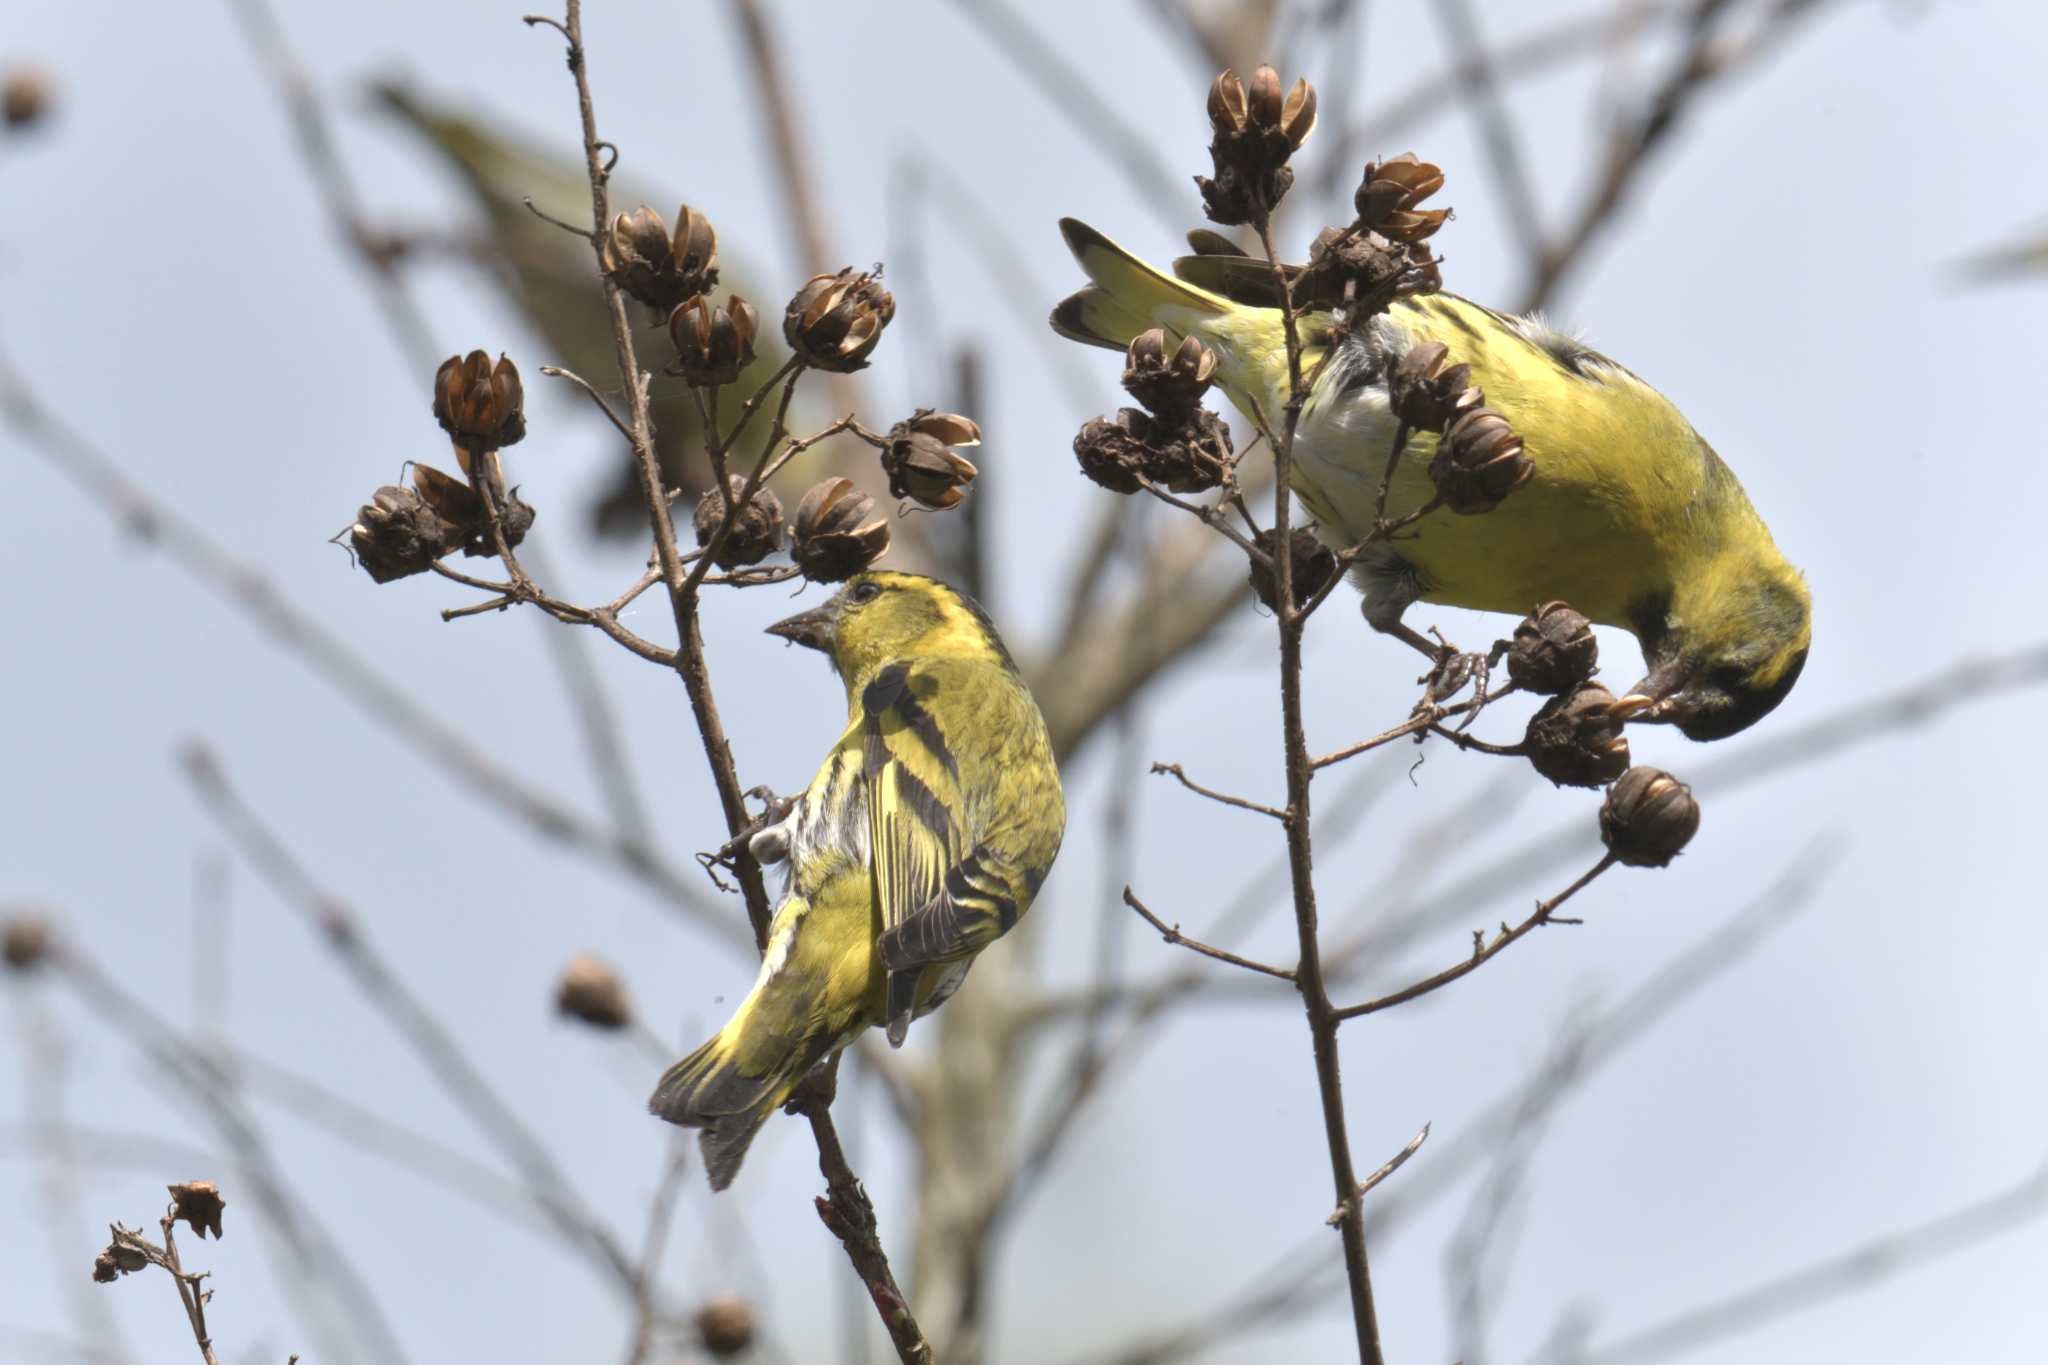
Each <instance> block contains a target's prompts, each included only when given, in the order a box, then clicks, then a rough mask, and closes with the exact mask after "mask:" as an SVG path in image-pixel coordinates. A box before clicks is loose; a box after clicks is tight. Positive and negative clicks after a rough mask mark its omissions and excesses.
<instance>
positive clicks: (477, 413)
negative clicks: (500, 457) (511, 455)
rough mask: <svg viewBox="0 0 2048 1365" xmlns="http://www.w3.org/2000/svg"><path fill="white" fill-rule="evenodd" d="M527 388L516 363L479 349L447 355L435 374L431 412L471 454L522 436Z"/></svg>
mask: <svg viewBox="0 0 2048 1365" xmlns="http://www.w3.org/2000/svg"><path fill="white" fill-rule="evenodd" d="M525 402H526V393H525V389H524V388H523V387H522V386H521V384H520V382H519V367H518V366H517V365H514V364H513V363H512V361H511V360H510V359H509V358H507V357H505V356H502V355H501V356H499V357H498V361H497V363H496V364H495V365H493V364H492V363H491V358H490V356H488V355H486V354H485V353H484V352H482V351H471V352H470V353H469V354H468V355H467V356H459V355H451V356H449V357H448V358H447V359H446V360H444V361H442V362H441V368H440V370H439V371H438V372H436V373H435V375H434V417H435V419H436V420H438V421H439V422H440V423H441V429H442V430H443V431H446V432H447V433H448V436H449V438H450V439H451V440H453V441H454V442H455V444H456V445H458V446H460V447H461V448H462V449H463V450H464V451H466V452H468V453H469V454H471V455H480V454H482V453H483V452H485V451H488V450H500V449H503V448H504V447H506V446H509V445H514V444H516V443H517V442H518V441H519V440H520V439H521V438H523V437H524V436H525V435H526V413H525Z"/></svg>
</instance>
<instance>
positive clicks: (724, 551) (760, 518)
mask: <svg viewBox="0 0 2048 1365" xmlns="http://www.w3.org/2000/svg"><path fill="white" fill-rule="evenodd" d="M746 482H747V481H746V480H745V479H743V478H741V477H740V476H739V475H737V474H729V475H727V476H726V486H725V491H724V492H720V491H719V490H718V489H717V488H710V489H707V490H706V491H705V493H704V496H703V497H701V498H699V499H698V500H697V514H696V516H694V517H693V518H691V522H690V525H691V527H692V529H694V530H695V531H696V533H697V545H698V547H699V548H702V547H703V546H706V545H709V544H710V543H711V538H712V537H713V536H715V535H717V534H718V528H719V526H721V525H722V524H723V523H724V521H725V509H726V501H727V499H728V498H736V497H738V496H739V495H740V492H741V490H742V489H744V488H745V487H746ZM781 548H782V499H780V498H778V497H776V496H775V494H774V493H773V492H771V491H769V490H768V489H766V488H756V489H755V490H754V495H753V496H752V497H750V498H748V499H747V505H746V506H745V507H742V508H741V509H740V515H739V518H738V520H736V521H735V522H734V523H733V527H732V532H731V534H729V535H727V536H726V538H725V544H723V545H721V546H719V547H718V553H717V554H716V555H714V556H713V557H712V561H711V562H712V563H714V564H716V565H717V566H718V567H719V568H721V569H740V568H745V567H746V566H747V565H749V564H759V563H760V562H761V561H762V560H764V559H766V558H767V557H768V556H769V555H772V554H774V553H775V552H776V551H777V550H779V549H781Z"/></svg>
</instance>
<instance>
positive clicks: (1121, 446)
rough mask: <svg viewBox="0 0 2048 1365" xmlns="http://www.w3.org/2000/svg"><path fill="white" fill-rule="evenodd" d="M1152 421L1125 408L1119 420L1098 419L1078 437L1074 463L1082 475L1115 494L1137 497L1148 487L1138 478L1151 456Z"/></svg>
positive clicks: (1087, 423)
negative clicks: (1138, 493)
mask: <svg viewBox="0 0 2048 1365" xmlns="http://www.w3.org/2000/svg"><path fill="white" fill-rule="evenodd" d="M1151 437H1152V418H1151V415H1150V414H1148V413H1143V412H1140V411H1138V409H1136V408H1124V409H1122V410H1120V411H1119V412H1118V413H1117V415H1116V416H1115V418H1113V419H1112V418H1107V417H1095V418H1091V419H1090V420H1088V421H1087V422H1084V423H1082V425H1081V430H1080V433H1079V434H1078V435H1076V436H1075V437H1074V459H1075V460H1076V461H1077V462H1079V464H1080V466H1081V472H1082V473H1083V474H1085V475H1087V476H1088V477H1089V478H1090V479H1092V480H1094V481H1095V482H1096V483H1097V484H1100V485H1101V486H1102V487H1104V488H1107V489H1108V490H1109V491H1110V492H1112V493H1135V492H1137V491H1138V490H1139V489H1140V488H1142V487H1144V485H1143V484H1141V483H1140V482H1139V481H1138V474H1139V471H1141V470H1142V469H1143V468H1144V467H1145V461H1146V459H1147V457H1148V455H1149V453H1150V452H1149V451H1148V450H1147V448H1146V443H1147V442H1148V441H1149V440H1150V439H1151Z"/></svg>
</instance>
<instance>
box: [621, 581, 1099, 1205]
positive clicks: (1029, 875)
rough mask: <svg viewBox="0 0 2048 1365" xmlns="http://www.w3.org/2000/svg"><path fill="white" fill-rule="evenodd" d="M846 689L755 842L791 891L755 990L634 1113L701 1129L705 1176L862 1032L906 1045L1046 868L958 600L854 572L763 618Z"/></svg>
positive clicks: (1017, 690) (1012, 669)
mask: <svg viewBox="0 0 2048 1365" xmlns="http://www.w3.org/2000/svg"><path fill="white" fill-rule="evenodd" d="M769 629H770V631H771V632H772V633H774V634H777V635H780V636H782V637H783V638H785V639H788V640H790V641H793V642H794V643H797V644H801V645H806V646H809V647H810V648H813V649H817V650H822V651H823V652H824V653H825V654H826V655H827V657H829V658H830V659H831V661H832V664H833V666H834V667H835V668H836V669H837V670H838V671H839V675H840V677H841V678H842V679H843V680H844V681H845V683H846V699H847V722H846V732H845V733H844V734H843V735H841V736H840V739H839V743H838V744H837V745H835V746H834V747H833V749H832V752H831V753H830V754H828V755H827V756H826V758H825V763H824V766H822V767H821V768H819V769H818V775H817V777H816V778H814V779H813V780H812V782H811V785H810V788H809V789H808V790H807V791H805V792H804V794H803V796H802V797H801V798H799V799H798V800H797V801H796V803H795V804H794V806H793V807H792V808H791V810H790V813H789V814H788V816H787V817H786V818H785V819H783V820H782V821H781V822H780V823H778V824H776V825H774V826H772V827H770V828H768V829H766V830H763V831H761V832H760V833H758V834H756V835H754V836H753V839H752V841H751V843H750V847H751V849H752V851H753V853H754V856H755V857H757V858H759V859H760V860H761V861H762V862H763V863H773V862H787V864H788V868H789V886H788V890H787V891H786V893H785V894H784V896H783V899H782V903H781V905H780V906H778V907H777V909H776V912H775V919H774V922H773V924H772V925H771V927H770V931H769V940H768V952H767V955H766V956H765V957H764V959H763V960H762V963H761V973H760V976H759V977H758V979H756V981H755V982H754V989H753V990H752V991H751V992H749V993H748V995H747V998H746V999H745V1000H743V1001H741V1002H740V1006H739V1008H738V1010H736V1011H735V1012H734V1013H733V1016H732V1018H731V1019H730V1020H728V1021H727V1022H726V1025H725V1027H724V1028H722V1029H720V1030H719V1032H718V1034H717V1036H716V1037H714V1038H712V1039H711V1041H709V1042H707V1043H705V1044H704V1045H703V1046H702V1047H700V1048H698V1049H697V1050H696V1051H695V1052H693V1053H691V1054H690V1055H689V1056H688V1057H685V1058H684V1059H683V1060H682V1061H680V1062H678V1063H676V1065H675V1066H673V1067H671V1068H670V1069H669V1071H668V1074H667V1075H665V1076H663V1077H662V1078H661V1084H660V1085H659V1086H657V1087H656V1088H655V1092H654V1097H653V1098H652V1099H651V1100H650V1101H649V1102H648V1107H649V1108H650V1109H651V1110H653V1112H655V1113H656V1114H659V1115H660V1116H661V1117H663V1118H665V1119H667V1120H669V1122H671V1123H679V1124H683V1125H685V1126H687V1127H692V1128H701V1129H702V1130H703V1133H702V1136H701V1138H700V1145H701V1147H702V1149H703V1153H704V1165H705V1169H706V1171H707V1172H708V1173H709V1175H710V1177H711V1184H712V1187H713V1188H714V1189H724V1188H725V1187H726V1186H727V1185H729V1184H731V1183H732V1178H733V1176H734V1174H736V1173H737V1172H738V1170H739V1166H740V1161H741V1159H742V1158H743V1157H745V1155H746V1152H747V1146H748V1144H749V1143H751V1142H752V1141H753V1140H754V1134H755V1133H756V1132H758V1131H759V1130H760V1127H761V1125H762V1123H764V1122H765V1121H766V1120H767V1118H768V1116H769V1115H770V1114H772V1113H774V1112H775V1110H776V1109H778V1108H780V1107H781V1105H782V1104H783V1102H784V1101H786V1100H787V1099H788V1098H789V1096H790V1093H791V1092H792V1091H793V1090H795V1088H796V1086H797V1083H798V1082H799V1081H801V1080H802V1079H803V1078H804V1075H805V1074H806V1073H807V1072H809V1071H810V1069H811V1068H812V1067H814V1066H816V1065H817V1064H818V1063H819V1062H822V1061H824V1060H825V1059H827V1058H828V1057H830V1056H831V1055H832V1054H833V1053H835V1052H837V1051H838V1050H839V1049H840V1048H842V1047H844V1046H846V1044H847V1043H849V1042H851V1041H853V1039H854V1038H855V1037H856V1036H857V1035H858V1034H859V1033H860V1032H861V1030H863V1029H865V1028H867V1027H868V1026H869V1025H871V1024H873V1025H883V1026H886V1027H887V1029H888V1031H889V1040H890V1042H892V1043H896V1044H901V1043H902V1041H903V1039H904V1036H905V1033H906V1031H907V1030H908V1029H909V1026H910V1022H911V1020H912V1019H913V1018H915V1017H917V1016H920V1015H923V1014H926V1013H929V1012H930V1011H931V1010H934V1009H937V1008H938V1007H939V1005H941V1004H942V1003H944V1002H945V1000H946V999H947V998H948V997H949V996H951V995H952V994H953V992H954V991H956V990H958V989H959V987H960V983H961V981H962V980H963V979H964V978H965V977H966V975H967V968H968V964H969V962H970V960H971V959H972V958H973V956H974V955H975V954H976V953H978V952H980V951H981V950H982V949H983V948H985V947H987V946H988V945H989V944H990V943H992V942H994V941H995V940H996V939H997V938H999V937H1000V936H1002V935H1003V934H1004V933H1007V932H1008V931H1009V929H1010V927H1011V926H1012V925H1014V924H1015V923H1016V922H1017V920H1018V917H1019V916H1021V915H1022V914H1023V913H1024V911H1025V910H1026V909H1028V908H1029V907H1030V905H1031V901H1032V899H1033V897H1035V896H1036V895H1037V893H1038V888H1039V885H1040V884H1041V883H1042V882H1043V881H1044V880H1045V876H1046V873H1047V872H1049V871H1050V870H1051V868H1052V861H1053V857H1054V855H1055V854H1057V853H1058V852H1059V846H1060V836H1061V834H1062V832H1063V831H1064V829H1065V827H1066V801H1065V797H1064V796H1063V795H1062V793H1061V790H1060V777H1059V768H1058V766H1057V765H1056V764H1055V762H1054V760H1053V754H1052V743H1051V741H1050V740H1049V739H1048V738H1047V736H1046V731H1045V721H1044V719H1043V718H1042V717H1041V716H1040V715H1039V712H1038V704H1037V703H1036V702H1035V701H1033V700H1032V697H1031V693H1030V692H1029V691H1027V690H1026V689H1025V686H1024V682H1023V680H1022V679H1021V678H1020V677H1019V676H1018V674H1017V669H1016V666H1015V665H1014V664H1012V663H1011V661H1010V656H1009V653H1008V652H1007V651H1006V650H1005V649H1004V648H1003V642H1002V640H1001V639H1000V638H999V637H998V636H997V635H996V632H995V627H994V626H993V625H992V624H990V622H989V619H988V617H987V616H986V615H985V614H984V613H983V612H982V610H981V608H980V607H978V606H976V605H975V604H974V603H973V602H972V601H971V600H970V599H968V598H967V597H965V596H963V595H962V594H960V593H957V592H955V591H954V590H953V589H951V588H949V587H947V586H946V585H945V584H943V583H940V582H937V581H936V580H933V579H929V578H921V577H918V576H916V575H913V574H901V573H881V572H873V573H864V574H860V575H858V576H857V577H855V578H853V579H850V580H849V581H848V582H847V584H846V586H845V587H844V588H843V589H841V591H840V592H839V593H838V594H837V595H835V596H834V597H833V598H832V599H831V600H830V601H829V602H827V603H825V605H823V606H821V607H818V608H816V609H814V610H811V611H807V612H804V613H802V614H801V615H798V616H793V617H791V618H790V619H788V620H786V621H783V622H780V623H778V624H776V625H774V626H771V627H770V628H769Z"/></svg>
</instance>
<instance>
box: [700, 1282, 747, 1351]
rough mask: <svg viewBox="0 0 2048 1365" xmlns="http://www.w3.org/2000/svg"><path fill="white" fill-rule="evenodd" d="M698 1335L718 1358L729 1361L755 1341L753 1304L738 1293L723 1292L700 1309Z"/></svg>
mask: <svg viewBox="0 0 2048 1365" xmlns="http://www.w3.org/2000/svg"><path fill="white" fill-rule="evenodd" d="M697 1338H698V1340H700V1341H701V1342H703V1343H704V1352H705V1354H706V1355H709V1356H711V1357H712V1358H713V1359H715V1360H729V1359H731V1358H732V1357H733V1356H736V1355H738V1354H740V1353H741V1352H742V1351H744V1350H746V1349H747V1348H748V1347H750V1346H752V1345H753V1344H754V1306H753V1305H752V1304H750V1303H748V1302H747V1301H746V1300H745V1299H743V1298H741V1297H740V1296H739V1295H737V1294H720V1295H719V1296H718V1297H717V1298H715V1299H712V1300H710V1301H709V1302H707V1303H706V1304H705V1305H704V1306H703V1307H702V1308H700V1309H698V1310H697Z"/></svg>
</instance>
